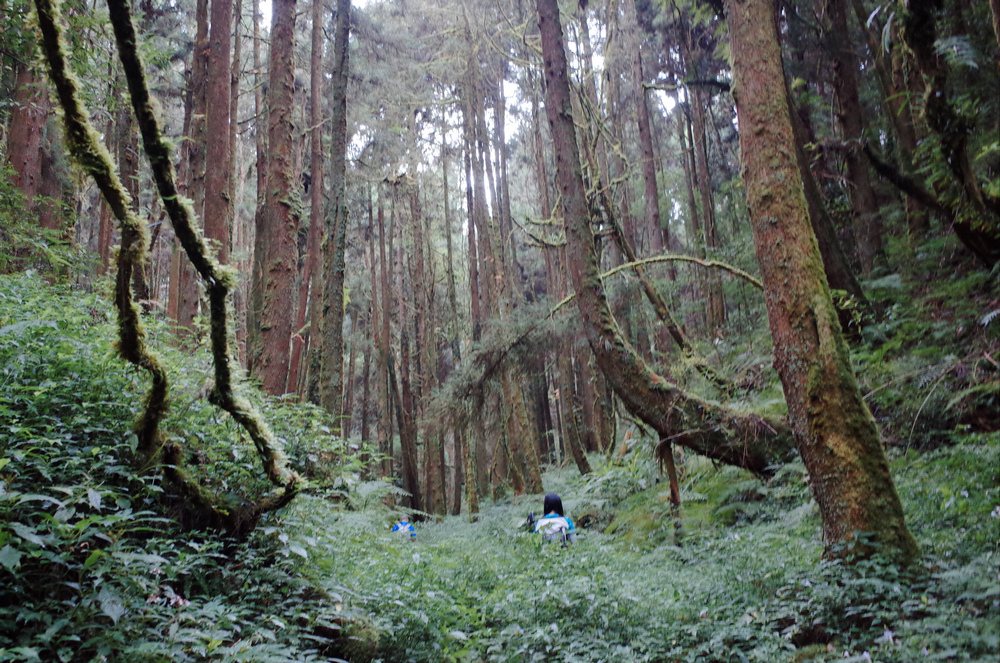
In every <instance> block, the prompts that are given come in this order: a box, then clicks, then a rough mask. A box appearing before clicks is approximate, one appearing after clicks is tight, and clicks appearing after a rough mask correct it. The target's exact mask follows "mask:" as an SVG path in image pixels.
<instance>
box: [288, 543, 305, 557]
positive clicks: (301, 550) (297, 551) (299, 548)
mask: <svg viewBox="0 0 1000 663" xmlns="http://www.w3.org/2000/svg"><path fill="white" fill-rule="evenodd" d="M288 549H289V550H290V551H291V552H293V553H295V554H296V555H298V556H299V557H301V558H302V559H309V554H308V553H307V552H306V549H305V548H303V547H302V546H288Z"/></svg>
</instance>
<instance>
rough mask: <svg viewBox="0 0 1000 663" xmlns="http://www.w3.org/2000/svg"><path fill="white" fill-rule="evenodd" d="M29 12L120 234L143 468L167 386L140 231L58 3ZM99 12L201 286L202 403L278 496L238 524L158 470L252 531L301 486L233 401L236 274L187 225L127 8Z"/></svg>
mask: <svg viewBox="0 0 1000 663" xmlns="http://www.w3.org/2000/svg"><path fill="white" fill-rule="evenodd" d="M35 6H36V9H37V13H38V23H39V29H40V31H41V34H42V47H43V51H44V53H45V58H46V60H47V62H48V65H49V70H50V74H51V77H52V82H53V84H54V86H55V88H56V92H57V95H58V97H59V102H60V105H61V106H62V108H63V113H64V123H65V125H66V141H67V145H68V147H69V150H70V153H71V154H72V155H73V157H74V158H75V159H76V160H77V162H79V164H80V165H81V166H82V167H83V168H84V170H86V171H87V172H88V173H89V174H90V175H91V176H92V177H93V178H94V180H95V182H96V183H97V185H98V188H99V189H100V190H101V193H102V194H103V195H104V197H105V199H107V201H108V205H109V207H110V208H111V209H112V211H113V212H114V214H115V217H116V218H117V219H118V222H119V224H120V225H121V231H122V245H121V250H120V252H119V257H118V275H117V278H116V285H115V302H116V306H117V310H118V320H119V322H118V327H119V329H118V336H119V338H118V352H119V354H120V355H121V356H122V357H123V358H124V359H126V360H127V361H129V362H131V363H133V364H134V365H136V366H139V367H141V368H143V369H145V370H146V371H147V372H149V373H150V375H151V377H152V381H153V385H152V387H151V389H150V392H149V394H148V395H147V398H146V407H145V409H144V412H143V414H142V415H140V417H139V419H138V420H137V421H136V423H135V425H134V428H135V431H136V435H137V437H138V438H139V445H138V450H139V453H140V458H141V460H142V462H143V463H148V462H152V461H154V460H156V457H157V455H158V454H159V452H160V451H161V449H160V447H161V444H160V440H159V434H158V430H159V422H160V421H161V420H162V418H163V415H164V414H165V413H166V410H167V391H168V380H167V375H166V370H165V369H164V368H163V366H162V364H161V363H160V362H159V361H158V359H157V358H156V356H155V355H154V354H152V353H151V352H149V350H148V348H147V347H146V344H145V336H146V335H145V331H144V329H143V326H142V321H141V318H140V315H139V310H138V308H137V307H136V305H135V302H134V301H133V300H132V295H131V290H130V286H129V284H130V280H131V274H132V271H133V270H134V268H135V265H136V264H138V263H139V262H141V261H142V260H143V259H145V256H146V248H145V247H146V246H147V236H148V231H147V229H146V227H145V224H144V223H143V222H142V221H141V220H139V219H138V218H137V217H136V216H135V214H133V213H132V212H131V211H130V207H129V203H130V199H129V196H128V194H127V192H126V191H125V189H124V187H123V186H122V183H121V181H120V179H119V178H118V176H117V174H116V173H115V169H114V167H113V162H112V159H111V155H110V154H109V153H108V152H107V150H106V149H105V148H104V146H103V145H102V144H101V142H100V139H99V137H98V134H97V132H96V130H94V128H93V126H92V125H91V123H90V120H89V116H88V113H87V111H86V109H85V108H84V106H83V104H82V103H81V102H80V100H79V94H78V90H79V84H78V82H77V79H76V77H75V75H74V74H73V73H72V71H70V69H69V67H68V66H67V64H66V62H67V58H66V55H65V41H64V39H63V26H62V19H61V16H60V13H59V6H58V0H35ZM108 7H109V11H110V16H111V22H112V26H113V28H114V32H115V38H116V41H117V43H118V49H119V56H120V58H121V62H122V65H123V67H124V70H125V76H126V79H127V81H128V86H129V93H130V95H131V99H132V107H133V110H134V111H135V114H136V117H137V120H138V125H139V129H140V133H141V134H142V138H143V145H144V147H145V151H146V154H147V156H148V158H149V162H150V166H151V170H152V173H153V179H154V181H155V182H156V186H157V189H158V191H159V193H160V197H161V199H162V201H163V205H164V208H165V210H166V212H167V215H168V216H169V218H170V221H171V223H172V224H173V227H174V232H175V234H176V236H177V238H178V240H179V241H180V243H181V246H182V247H183V248H184V251H185V252H186V253H187V255H188V258H189V259H190V260H191V262H192V264H193V265H194V267H195V269H196V270H197V271H198V273H199V275H200V276H201V278H202V281H203V283H204V284H205V288H206V291H207V294H208V299H209V312H210V327H211V333H210V338H211V346H212V358H213V364H214V371H215V384H214V386H213V388H212V391H211V393H210V395H209V400H210V401H211V402H212V403H213V404H214V405H216V406H217V407H219V408H221V409H222V410H225V411H226V412H228V413H229V414H230V415H232V417H233V419H235V420H236V422H237V423H239V425H240V426H242V427H243V428H244V430H246V432H247V433H248V434H249V436H250V438H251V439H252V440H253V442H254V445H255V446H256V448H257V451H258V454H259V455H260V457H261V462H262V464H263V466H264V471H265V473H266V474H267V477H268V479H269V480H270V481H271V482H272V483H273V484H275V485H277V486H279V487H280V488H281V490H279V491H277V492H276V493H275V494H273V495H271V496H269V497H268V498H266V499H264V500H262V501H261V502H258V503H256V504H253V505H250V506H249V507H247V510H245V512H243V513H241V514H231V513H230V514H224V513H223V512H222V511H221V510H220V509H217V508H216V506H215V503H214V499H213V498H212V496H211V495H209V494H208V493H207V491H205V489H204V488H202V487H201V486H198V485H197V484H195V483H193V482H191V481H188V480H187V479H186V477H185V476H184V474H183V472H182V471H181V470H180V469H179V467H178V466H177V462H176V460H177V459H179V458H180V453H179V451H177V450H176V449H173V450H169V449H168V450H167V451H168V452H169V454H168V456H169V457H168V458H166V459H165V463H164V466H165V468H167V469H166V472H167V473H168V474H169V475H170V476H171V478H172V479H175V480H176V481H177V482H178V484H179V485H180V487H181V489H182V492H183V494H184V496H185V497H186V498H188V499H189V500H190V501H191V503H192V504H193V505H194V506H195V507H197V508H199V510H201V511H202V512H206V511H207V512H208V513H207V514H206V515H209V516H210V517H211V520H212V521H213V522H214V523H216V524H218V525H221V526H224V527H226V528H227V529H231V530H232V529H236V530H242V529H243V527H244V525H245V524H246V523H247V522H252V521H254V520H255V519H256V516H257V515H259V514H260V513H262V512H265V511H270V510H273V509H276V508H279V507H281V506H283V505H285V504H287V503H288V502H289V501H290V500H291V499H292V498H293V497H294V496H295V494H296V493H297V491H298V490H299V488H300V487H301V479H300V477H299V476H298V474H296V473H295V472H293V471H291V470H289V469H288V467H287V462H286V458H285V456H284V454H283V453H282V452H281V450H280V448H279V445H278V444H277V442H276V440H275V438H274V434H273V433H272V432H271V430H270V427H269V426H268V425H267V423H266V422H265V421H264V419H263V417H262V416H261V415H260V413H259V412H258V411H257V410H256V409H255V408H254V407H253V405H252V404H251V403H250V402H249V401H248V400H247V398H246V397H245V396H243V395H242V394H241V393H240V392H239V390H238V386H237V385H234V384H233V375H232V370H231V362H233V361H234V359H233V357H232V355H231V354H230V351H229V330H228V311H227V300H228V295H229V291H230V290H231V289H232V288H233V287H234V285H235V283H236V274H235V272H234V271H233V270H232V269H231V268H228V267H224V266H223V265H221V264H219V262H218V261H217V260H216V259H215V257H214V256H213V255H212V253H211V251H210V249H209V248H208V246H207V245H206V243H205V241H204V238H203V237H202V236H201V232H200V231H199V229H198V226H197V224H196V223H195V222H194V220H195V218H196V217H195V212H194V209H193V207H192V205H191V203H190V201H188V200H187V199H185V198H182V197H181V196H180V195H179V193H178V190H177V184H176V178H175V177H174V172H173V164H172V162H171V159H170V149H169V147H168V145H167V143H166V141H165V140H164V138H163V136H162V133H161V131H160V127H159V123H158V121H157V119H156V115H155V113H154V111H153V106H152V99H151V97H150V94H149V89H148V87H147V85H146V80H145V76H144V74H143V67H142V63H141V61H140V59H139V56H138V53H137V51H136V33H135V27H134V25H133V24H132V17H131V12H130V8H129V5H128V3H127V2H124V1H122V0H110V2H108Z"/></svg>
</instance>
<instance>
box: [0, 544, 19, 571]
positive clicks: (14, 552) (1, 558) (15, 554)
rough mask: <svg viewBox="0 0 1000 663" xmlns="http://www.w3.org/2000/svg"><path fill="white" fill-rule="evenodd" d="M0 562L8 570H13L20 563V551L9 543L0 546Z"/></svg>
mask: <svg viewBox="0 0 1000 663" xmlns="http://www.w3.org/2000/svg"><path fill="white" fill-rule="evenodd" d="M0 564H2V565H3V566H5V567H7V570H8V571H13V570H14V569H16V568H17V567H18V566H20V565H21V551H20V550H18V549H17V548H11V547H10V546H9V545H6V546H4V547H3V548H0Z"/></svg>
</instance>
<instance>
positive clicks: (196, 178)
mask: <svg viewBox="0 0 1000 663" xmlns="http://www.w3.org/2000/svg"><path fill="white" fill-rule="evenodd" d="M195 18H196V29H195V38H194V54H193V55H192V57H191V78H190V82H189V90H188V94H190V95H191V125H190V127H189V128H190V132H191V133H190V135H189V137H188V141H187V142H188V143H189V145H188V157H187V158H188V178H187V183H186V184H187V186H186V189H187V190H186V191H183V193H185V194H186V195H187V196H188V197H189V198H190V199H191V202H192V204H193V205H194V209H195V212H196V214H197V215H198V216H199V217H202V216H203V214H204V208H205V158H206V157H205V145H206V139H207V127H206V125H205V113H206V91H207V87H208V0H198V3H197V6H196V9H195ZM202 221H203V220H202ZM180 262H181V264H180V274H179V276H180V278H179V279H178V281H179V283H178V290H179V294H178V304H177V324H178V325H179V326H180V327H181V328H182V329H186V330H188V332H189V333H194V319H195V317H196V316H197V315H198V307H199V304H200V289H199V286H198V280H197V276H196V273H195V269H194V266H193V265H192V264H191V261H190V260H187V259H186V257H185V256H181V259H180Z"/></svg>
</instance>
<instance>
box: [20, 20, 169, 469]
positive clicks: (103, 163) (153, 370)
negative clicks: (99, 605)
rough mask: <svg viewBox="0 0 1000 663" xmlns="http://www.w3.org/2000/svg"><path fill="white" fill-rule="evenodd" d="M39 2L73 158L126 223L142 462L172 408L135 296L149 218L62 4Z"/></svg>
mask: <svg viewBox="0 0 1000 663" xmlns="http://www.w3.org/2000/svg"><path fill="white" fill-rule="evenodd" d="M35 6H36V9H37V12H38V26H39V30H40V32H41V37H42V38H41V45H42V50H43V52H44V53H45V60H46V62H48V65H49V73H50V76H51V79H52V84H53V87H54V88H55V90H56V95H57V96H58V97H59V103H60V105H61V106H62V109H63V124H64V126H65V130H66V146H67V147H68V149H69V152H70V154H71V155H72V156H73V158H74V159H76V161H77V162H78V163H79V164H80V166H81V167H82V168H83V169H84V170H85V171H86V172H87V173H88V174H89V175H90V176H91V177H93V178H94V181H95V182H96V183H97V187H98V188H99V189H100V190H101V193H102V194H103V195H104V198H105V200H107V202H108V207H110V208H111V211H112V212H113V213H114V215H115V218H116V219H118V222H119V224H120V226H121V234H122V237H121V249H120V250H119V252H118V274H117V277H116V278H115V306H116V308H117V311H118V353H119V354H120V355H121V357H122V358H123V359H125V360H126V361H128V362H130V363H132V364H134V365H136V366H138V367H140V368H142V369H144V370H146V371H147V372H148V373H149V375H150V378H151V379H152V386H151V387H150V389H149V393H148V394H147V396H146V407H145V408H144V409H143V412H142V414H141V415H140V416H139V418H138V419H137V420H136V421H135V423H134V424H133V429H134V431H135V433H136V436H137V437H138V439H139V444H138V448H137V450H138V453H139V454H140V462H141V463H145V462H146V461H148V460H149V459H150V458H151V457H152V456H153V455H155V453H156V451H157V447H158V438H159V435H158V433H159V425H160V421H161V420H162V419H163V415H164V414H165V413H166V411H167V393H168V390H169V381H168V379H167V372H166V370H165V369H164V367H163V365H162V364H161V363H160V361H159V359H158V358H157V357H156V355H155V354H153V353H151V352H149V349H148V348H147V347H146V331H145V329H144V328H143V325H142V319H141V317H140V314H139V308H138V306H136V304H135V302H134V301H133V299H132V290H131V281H132V273H133V271H134V270H135V268H136V265H139V264H141V263H142V262H143V261H144V260H145V259H146V253H147V250H146V247H147V245H148V244H149V232H148V231H147V229H146V224H145V223H143V222H142V221H141V220H140V219H139V218H138V217H137V216H136V215H135V214H134V213H133V212H132V204H131V203H132V201H131V199H130V197H129V194H128V192H127V190H126V189H125V187H124V185H123V184H122V182H121V179H120V178H119V177H118V173H117V171H116V170H115V167H114V161H113V159H112V157H111V154H110V153H108V151H107V149H106V148H105V147H104V145H103V144H102V143H101V140H100V138H99V136H98V133H97V131H96V130H94V128H93V125H91V123H90V118H89V115H88V113H87V109H86V108H85V107H84V106H83V104H82V103H81V102H80V99H79V87H80V86H79V83H78V81H77V79H76V76H75V74H74V73H73V72H72V71H71V70H70V69H69V67H68V66H67V65H66V63H67V58H66V55H65V53H64V44H65V41H64V40H63V38H62V30H63V29H62V25H61V22H60V19H59V8H58V5H57V4H55V3H54V2H53V1H52V0H37V1H36V3H35Z"/></svg>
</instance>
